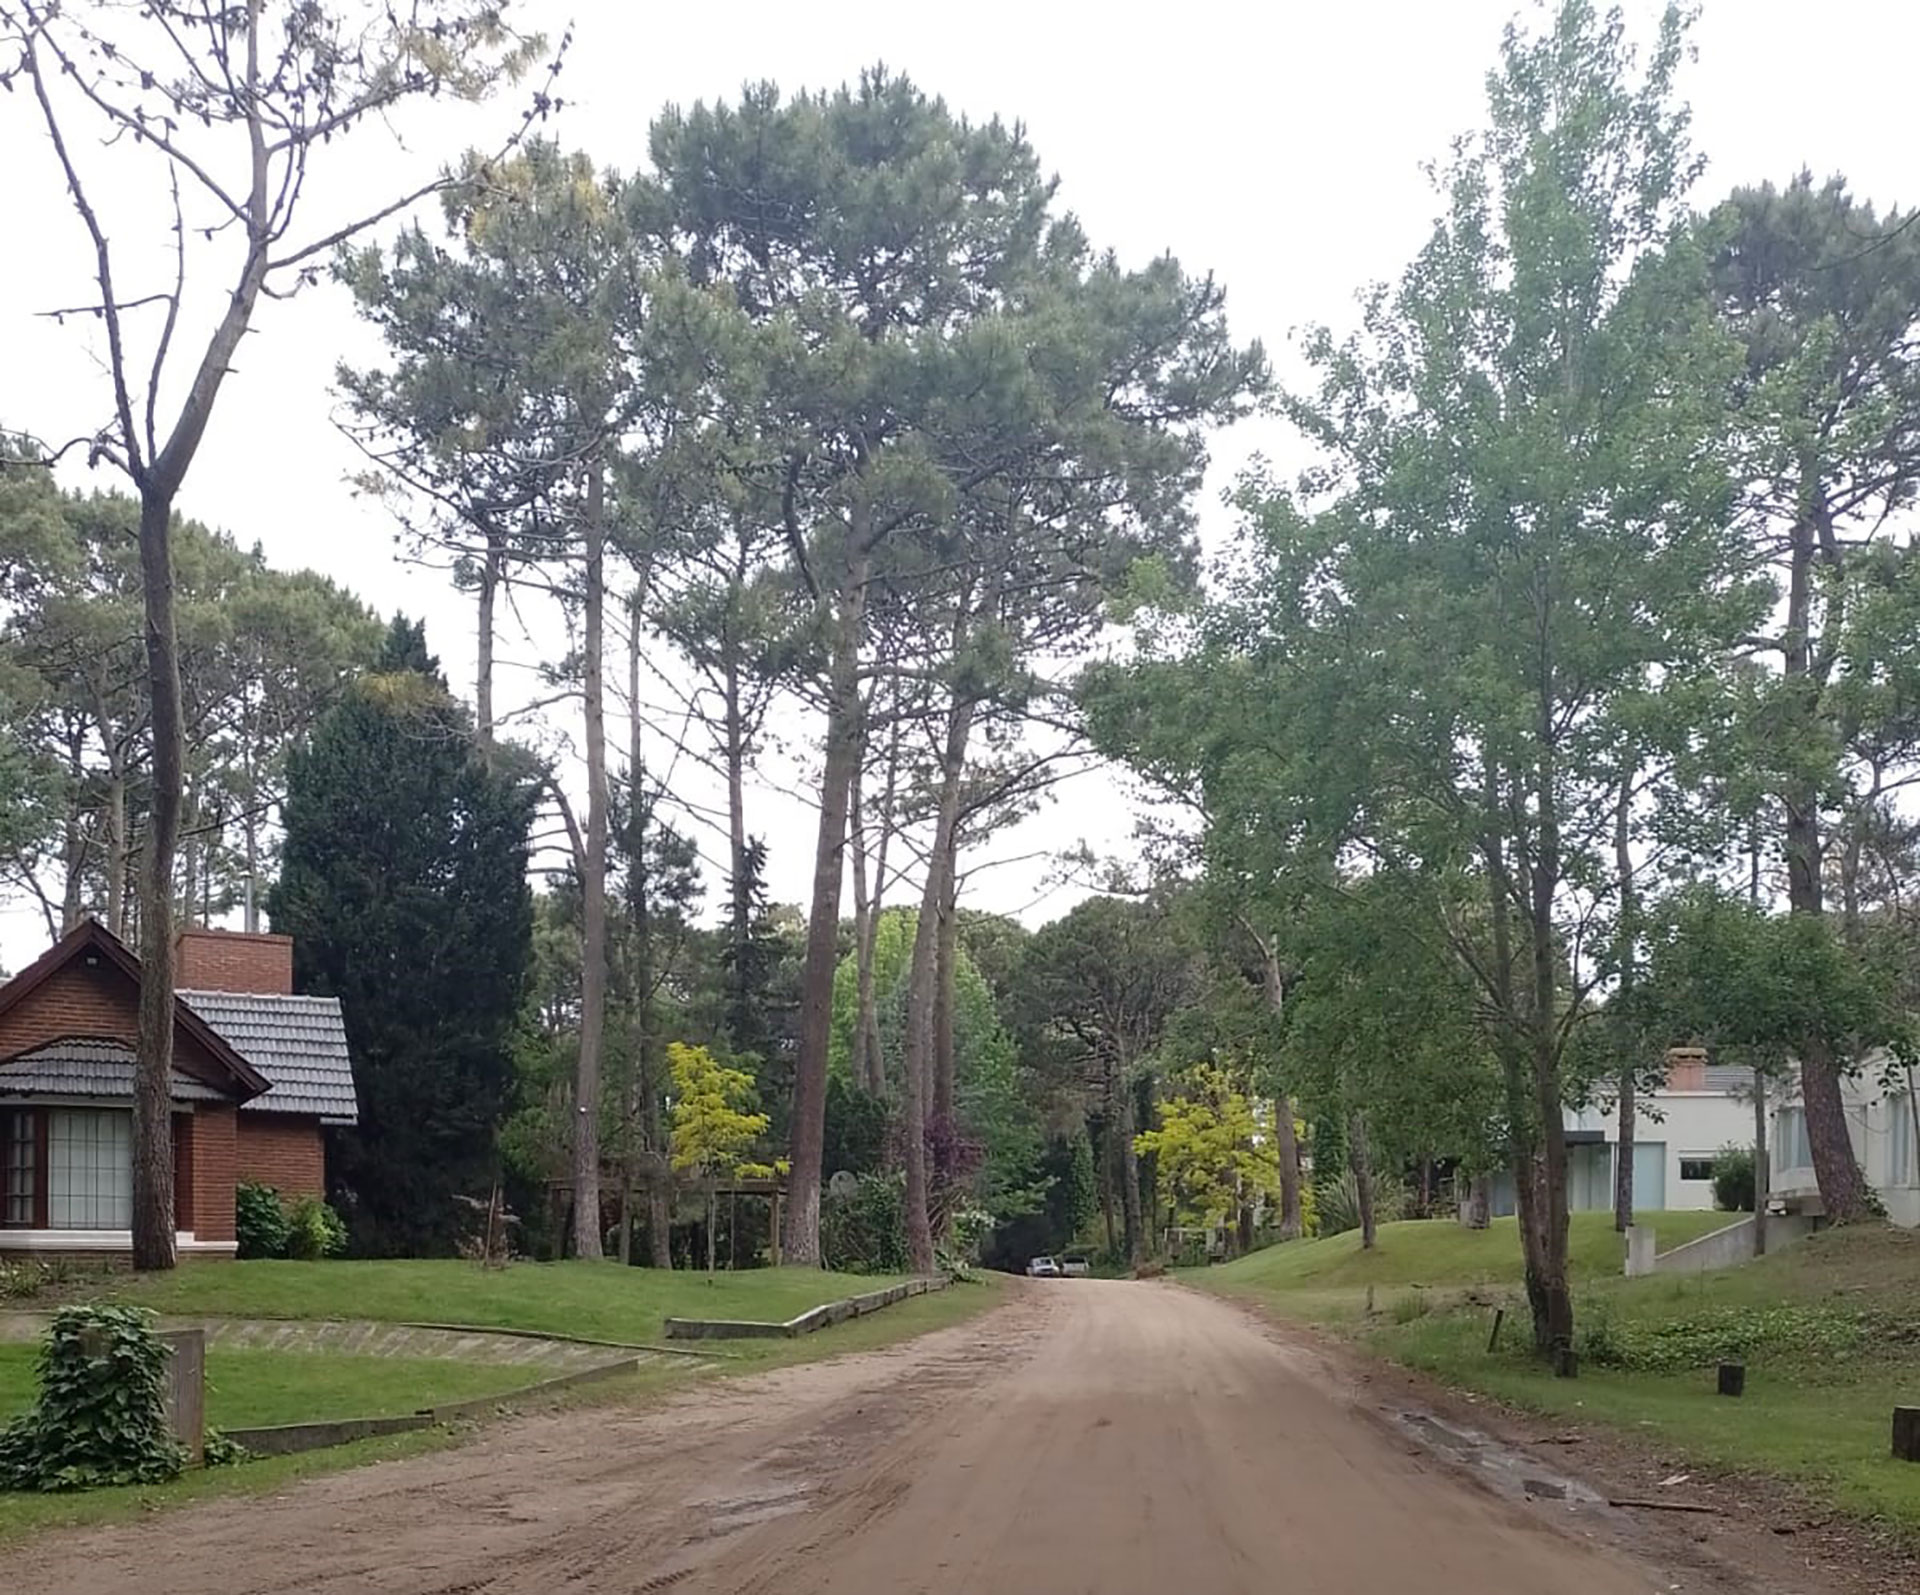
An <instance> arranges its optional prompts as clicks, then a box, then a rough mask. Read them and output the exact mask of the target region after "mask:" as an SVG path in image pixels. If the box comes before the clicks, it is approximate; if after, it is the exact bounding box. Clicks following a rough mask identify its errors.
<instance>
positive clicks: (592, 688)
mask: <svg viewBox="0 0 1920 1595" xmlns="http://www.w3.org/2000/svg"><path fill="white" fill-rule="evenodd" d="M605 507H606V479H605V468H604V466H602V465H601V463H600V462H599V461H597V460H596V461H594V462H592V463H591V464H590V465H589V467H588V476H587V504H586V528H585V532H586V569H585V572H584V577H583V582H582V586H583V588H584V599H585V603H584V610H585V627H584V631H585V636H584V639H583V644H584V656H585V657H584V662H583V663H584V676H585V682H584V686H585V697H586V741H587V838H586V859H585V868H584V869H583V870H582V872H581V880H580V909H581V938H580V941H581V945H580V1062H579V1071H578V1073H577V1074H576V1076H575V1079H574V1104H573V1107H574V1114H573V1117H574V1123H573V1191H574V1206H573V1250H574V1255H575V1256H576V1257H599V1256H600V1255H601V1238H600V1237H601V1228H600V1055H601V1047H602V1044H603V1042H604V1040H605V1035H606V1023H607V808H608V803H607V712H606V683H605V679H604V677H605V669H604V661H603V659H602V657H601V654H602V647H603V641H604V638H603V628H604V624H605V618H606V616H605V612H606V598H607V591H606V523H605Z"/></svg>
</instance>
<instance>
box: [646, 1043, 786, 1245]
mask: <svg viewBox="0 0 1920 1595" xmlns="http://www.w3.org/2000/svg"><path fill="white" fill-rule="evenodd" d="M667 1069H668V1072H669V1073H670V1074H671V1075H672V1076H673V1134H672V1144H671V1156H672V1161H673V1166H674V1168H675V1169H677V1170H679V1171H680V1172H682V1173H686V1174H697V1175H698V1176H699V1177H700V1183H701V1184H702V1185H703V1186H704V1187H705V1189H706V1193H707V1272H708V1273H709V1274H711V1273H712V1272H713V1232H714V1228H715V1218H716V1215H717V1211H718V1192H717V1191H716V1189H715V1187H716V1186H717V1185H718V1184H719V1181H720V1176H721V1175H722V1174H725V1175H727V1176H729V1177H730V1178H733V1179H765V1178H767V1177H769V1176H770V1175H771V1174H772V1173H773V1168H772V1165H770V1164H766V1163H755V1162H752V1161H750V1160H749V1159H747V1158H746V1156H745V1154H746V1153H747V1152H748V1150H750V1149H751V1148H752V1146H753V1144H754V1142H756V1141H758V1140H759V1139H760V1137H761V1136H763V1135H765V1134H766V1133H767V1116H766V1114H764V1113H757V1112H755V1111H754V1102H755V1093H754V1087H753V1076H752V1075H750V1074H748V1073H747V1071H746V1070H744V1069H729V1068H728V1067H727V1066H726V1065H725V1064H724V1063H722V1062H721V1061H720V1060H719V1059H718V1058H716V1057H715V1056H714V1055H713V1054H712V1053H711V1052H710V1051H708V1050H707V1049H706V1048H705V1047H689V1046H687V1045H686V1044H685V1043H684V1042H680V1041H674V1042H669V1043H668V1045H667Z"/></svg>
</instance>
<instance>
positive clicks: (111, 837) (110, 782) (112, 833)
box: [107, 595, 179, 938]
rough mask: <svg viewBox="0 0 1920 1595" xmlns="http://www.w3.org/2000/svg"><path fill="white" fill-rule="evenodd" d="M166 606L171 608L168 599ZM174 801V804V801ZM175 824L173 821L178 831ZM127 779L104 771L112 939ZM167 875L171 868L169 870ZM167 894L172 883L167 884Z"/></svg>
mask: <svg viewBox="0 0 1920 1595" xmlns="http://www.w3.org/2000/svg"><path fill="white" fill-rule="evenodd" d="M168 604H169V607H171V604H172V597H171V595H169V597H168ZM176 801H177V800H176ZM178 828H179V822H178V821H177V820H176V821H175V830H176V832H177V831H178ZM128 850H129V844H128V838H127V777H126V773H125V771H123V770H122V769H120V768H119V767H118V765H109V766H108V771H107V929H108V930H110V931H112V932H113V933H114V935H116V936H119V937H123V938H124V937H125V936H126V934H127V858H128ZM169 874H171V868H169ZM168 887H169V890H171V887H172V882H171V881H169V882H168Z"/></svg>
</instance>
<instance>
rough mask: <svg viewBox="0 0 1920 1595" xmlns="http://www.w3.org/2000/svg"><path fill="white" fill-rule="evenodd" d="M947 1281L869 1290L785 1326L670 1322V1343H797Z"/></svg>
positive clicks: (735, 1320)
mask: <svg viewBox="0 0 1920 1595" xmlns="http://www.w3.org/2000/svg"><path fill="white" fill-rule="evenodd" d="M946 1288H947V1279H946V1276H945V1275H944V1274H936V1275H933V1276H930V1277H928V1278H925V1279H910V1280H908V1281H907V1282H906V1283H905V1284H903V1285H889V1286H887V1287H886V1288H885V1289H884V1290H870V1291H867V1292H866V1293H865V1294H863V1295H859V1296H848V1297H846V1298H844V1299H843V1300H841V1301H830V1302H827V1303H825V1304H824V1305H822V1306H819V1307H814V1308H810V1309H809V1310H808V1311H806V1312H804V1313H802V1314H800V1316H799V1317H797V1318H789V1319H788V1320H787V1321H786V1322H785V1323H762V1322H759V1321H757V1320H754V1319H750V1318H669V1319H668V1320H667V1325H666V1334H667V1339H669V1340H782V1339H784V1340H795V1339H798V1338H799V1337H800V1336H801V1335H809V1334H812V1333H813V1331H814V1330H816V1329H825V1328H826V1327H827V1326H828V1325H829V1324H844V1323H845V1322H846V1321H847V1320H848V1319H850V1318H863V1317H865V1316H866V1315H867V1314H868V1313H877V1312H879V1311H880V1309H881V1308H883V1307H891V1306H893V1305H894V1303H895V1302H902V1301H905V1300H906V1299H907V1298H908V1297H909V1296H924V1295H926V1294H927V1292H929V1291H935V1290H945V1289H946Z"/></svg>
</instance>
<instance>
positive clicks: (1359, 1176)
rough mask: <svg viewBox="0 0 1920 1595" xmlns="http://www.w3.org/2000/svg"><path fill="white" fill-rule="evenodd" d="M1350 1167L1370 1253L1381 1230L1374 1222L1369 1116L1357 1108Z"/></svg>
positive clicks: (1364, 1245)
mask: <svg viewBox="0 0 1920 1595" xmlns="http://www.w3.org/2000/svg"><path fill="white" fill-rule="evenodd" d="M1347 1166H1348V1167H1349V1168H1351V1169H1352V1170H1353V1189H1354V1194H1355V1195H1356V1196H1357V1198H1358V1199H1359V1200H1358V1205H1359V1208H1360V1249H1361V1250H1362V1251H1366V1252H1370V1251H1372V1250H1373V1242H1374V1237H1375V1234H1376V1233H1377V1227H1376V1225H1375V1224H1374V1218H1373V1151H1372V1148H1371V1147H1370V1146H1369V1145H1368V1143H1367V1116H1366V1115H1365V1114H1364V1113H1362V1112H1360V1111H1359V1110H1358V1109H1357V1108H1356V1109H1355V1110H1354V1111H1353V1113H1351V1114H1350V1115H1349V1116H1348V1118H1347Z"/></svg>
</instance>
